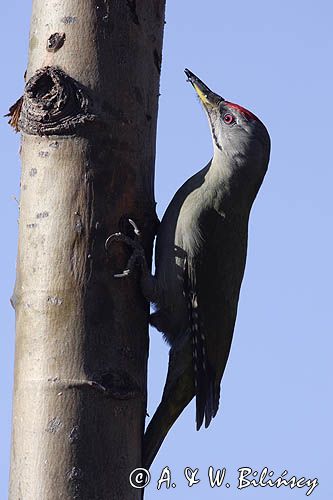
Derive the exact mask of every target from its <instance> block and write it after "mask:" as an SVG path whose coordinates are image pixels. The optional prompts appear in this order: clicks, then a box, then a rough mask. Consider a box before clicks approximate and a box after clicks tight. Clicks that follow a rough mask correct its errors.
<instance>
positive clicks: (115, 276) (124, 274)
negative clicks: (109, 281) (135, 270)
mask: <svg viewBox="0 0 333 500" xmlns="http://www.w3.org/2000/svg"><path fill="white" fill-rule="evenodd" d="M130 274H131V270H130V269H125V270H124V271H123V272H122V273H118V274H114V275H113V277H114V278H126V276H129V275H130Z"/></svg>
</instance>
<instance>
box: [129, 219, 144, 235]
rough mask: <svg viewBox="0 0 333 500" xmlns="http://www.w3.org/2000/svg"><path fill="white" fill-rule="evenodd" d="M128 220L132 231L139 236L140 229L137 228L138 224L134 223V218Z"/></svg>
mask: <svg viewBox="0 0 333 500" xmlns="http://www.w3.org/2000/svg"><path fill="white" fill-rule="evenodd" d="M128 222H129V223H130V224H131V226H132V228H133V229H134V233H135V234H136V235H137V236H140V234H141V233H140V229H139V228H138V226H137V225H136V224H135V222H134V220H132V219H128Z"/></svg>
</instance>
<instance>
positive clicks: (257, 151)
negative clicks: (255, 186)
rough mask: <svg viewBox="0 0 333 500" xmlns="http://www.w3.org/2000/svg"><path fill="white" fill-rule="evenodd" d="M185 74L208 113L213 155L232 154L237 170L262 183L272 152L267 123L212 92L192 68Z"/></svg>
mask: <svg viewBox="0 0 333 500" xmlns="http://www.w3.org/2000/svg"><path fill="white" fill-rule="evenodd" d="M185 74H186V76H187V78H188V81H189V82H190V83H191V84H192V85H193V87H194V89H195V90H196V92H197V94H198V97H199V99H200V101H201V103H202V105H203V107H204V109H205V111H206V113H207V115H208V120H209V124H210V129H211V133H212V140H213V145H214V156H219V155H221V154H222V156H224V157H226V158H227V159H228V158H229V159H230V162H229V164H230V165H234V168H235V170H237V171H239V170H242V175H244V173H245V174H247V175H246V177H252V179H253V180H255V182H256V183H257V181H258V182H260V184H261V181H262V179H263V177H264V175H265V172H266V170H267V165H268V160H269V153H270V138H269V135H268V132H267V129H266V127H265V125H264V124H263V123H262V122H261V121H260V120H259V118H257V117H256V116H255V115H254V114H253V113H252V112H251V111H248V110H247V109H245V108H243V107H242V106H239V105H238V104H234V103H232V102H229V101H226V100H225V99H223V97H221V96H219V95H218V94H215V92H212V91H211V90H210V89H209V88H208V87H207V85H205V84H204V83H203V82H202V81H201V80H200V79H199V78H198V77H197V76H196V75H194V74H193V73H192V72H191V71H190V70H188V69H186V70H185Z"/></svg>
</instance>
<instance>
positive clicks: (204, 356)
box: [106, 69, 270, 468]
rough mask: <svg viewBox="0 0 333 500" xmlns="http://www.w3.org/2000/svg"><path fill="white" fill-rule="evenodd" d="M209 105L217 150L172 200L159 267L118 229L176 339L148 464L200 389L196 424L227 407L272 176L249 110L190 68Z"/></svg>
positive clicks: (155, 318)
mask: <svg viewBox="0 0 333 500" xmlns="http://www.w3.org/2000/svg"><path fill="white" fill-rule="evenodd" d="M185 74H186V76H187V79H188V81H189V82H190V83H191V84H192V85H193V87H194V89H195V90H196V93H197V95H198V97H199V99H200V101H201V103H202V105H203V108H204V110H205V112H206V114H207V118H208V123H209V126H210V131H211V135H212V141H213V158H212V159H211V160H210V161H209V162H208V164H207V165H206V166H205V167H204V168H203V169H201V170H200V171H199V172H197V173H196V174H195V175H193V176H192V177H191V178H190V179H188V180H187V181H186V182H185V183H184V184H183V185H182V186H181V188H180V189H179V190H178V191H177V193H176V194H175V196H174V197H173V199H172V201H171V203H170V204H169V206H168V208H167V210H166V212H165V214H164V216H163V218H162V221H161V223H160V225H159V228H158V231H157V236H156V247H155V275H154V276H152V275H151V274H150V272H149V269H148V266H147V263H146V259H145V255H144V252H143V249H142V247H141V245H140V241H139V229H138V228H137V226H136V224H135V222H134V221H132V220H130V223H131V224H132V226H133V227H134V231H135V234H136V236H135V238H134V239H131V238H129V237H128V236H126V235H124V234H122V233H115V234H113V235H111V236H110V237H109V238H108V240H107V242H106V246H107V247H108V246H109V244H110V243H111V242H112V241H123V242H125V243H126V244H128V245H130V246H131V247H132V248H133V254H132V256H131V258H130V260H129V262H128V266H127V269H126V270H125V271H124V272H122V273H120V274H117V275H115V276H116V277H119V278H120V277H125V276H128V275H129V274H131V272H132V270H133V268H134V266H135V264H136V263H139V265H140V268H141V278H140V279H141V287H142V291H143V294H144V295H145V297H146V298H147V300H149V301H150V302H152V303H154V305H155V312H153V314H152V315H151V317H150V323H151V325H153V326H154V327H156V328H157V330H159V331H161V332H162V333H163V335H164V338H165V339H166V341H167V342H168V343H169V345H170V352H169V366H168V373H167V379H166V384H165V387H164V392H163V395H162V400H161V403H160V404H159V406H158V408H157V410H156V412H155V414H154V416H153V418H152V420H151V422H150V423H149V425H148V427H147V430H146V433H145V437H144V444H143V463H144V465H145V466H146V467H147V468H149V466H150V465H151V463H152V461H153V459H154V457H155V456H156V454H157V452H158V450H159V448H160V446H161V444H162V442H163V440H164V438H165V436H166V435H167V433H168V431H169V429H170V428H171V426H172V425H173V423H174V422H175V420H176V419H177V418H178V416H179V415H180V414H181V412H182V411H183V409H184V408H185V407H186V406H187V405H188V403H189V402H190V401H191V400H192V399H193V398H194V397H195V398H196V426H197V430H199V429H200V427H201V425H202V423H203V421H205V427H208V426H209V424H210V422H211V420H212V418H213V417H215V415H216V413H217V411H218V408H219V399H220V384H221V379H222V376H223V372H224V370H225V366H226V363H227V359H228V356H229V351H230V346H231V341H232V336H233V331H234V325H235V320H236V314H237V306H238V298H239V293H240V287H241V282H242V279H243V274H244V269H245V261H246V251H247V239H248V221H249V215H250V210H251V207H252V204H253V201H254V199H255V197H256V195H257V193H258V190H259V188H260V186H261V183H262V181H263V178H264V176H265V173H266V170H267V166H268V161H269V154H270V138H269V134H268V132H267V130H266V127H265V126H264V124H263V123H262V122H261V121H260V120H259V119H258V118H257V117H256V116H255V115H254V114H253V113H251V112H250V111H248V110H247V109H245V108H243V107H242V106H240V105H238V104H234V103H232V102H229V101H227V100H225V99H224V98H222V97H221V96H219V95H218V94H215V93H214V92H212V91H211V90H210V89H209V88H208V87H207V86H206V85H205V84H204V83H203V82H202V81H201V80H200V79H199V78H198V77H197V76H195V75H194V74H193V73H192V72H191V71H189V70H188V69H186V70H185Z"/></svg>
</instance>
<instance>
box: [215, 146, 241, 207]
mask: <svg viewBox="0 0 333 500" xmlns="http://www.w3.org/2000/svg"><path fill="white" fill-rule="evenodd" d="M206 180H207V181H208V184H209V185H210V189H211V191H212V192H214V193H215V203H216V204H217V205H218V206H219V207H221V208H225V209H229V210H231V211H235V210H236V211H237V212H238V211H239V212H244V213H245V212H247V211H248V210H249V208H250V205H249V200H248V194H249V193H248V189H247V186H246V185H243V183H241V182H240V178H239V169H238V165H237V158H235V157H234V156H231V155H227V154H226V153H224V151H221V150H219V149H217V148H215V150H214V156H213V158H212V160H211V164H210V168H209V170H208V172H207V175H206Z"/></svg>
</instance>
